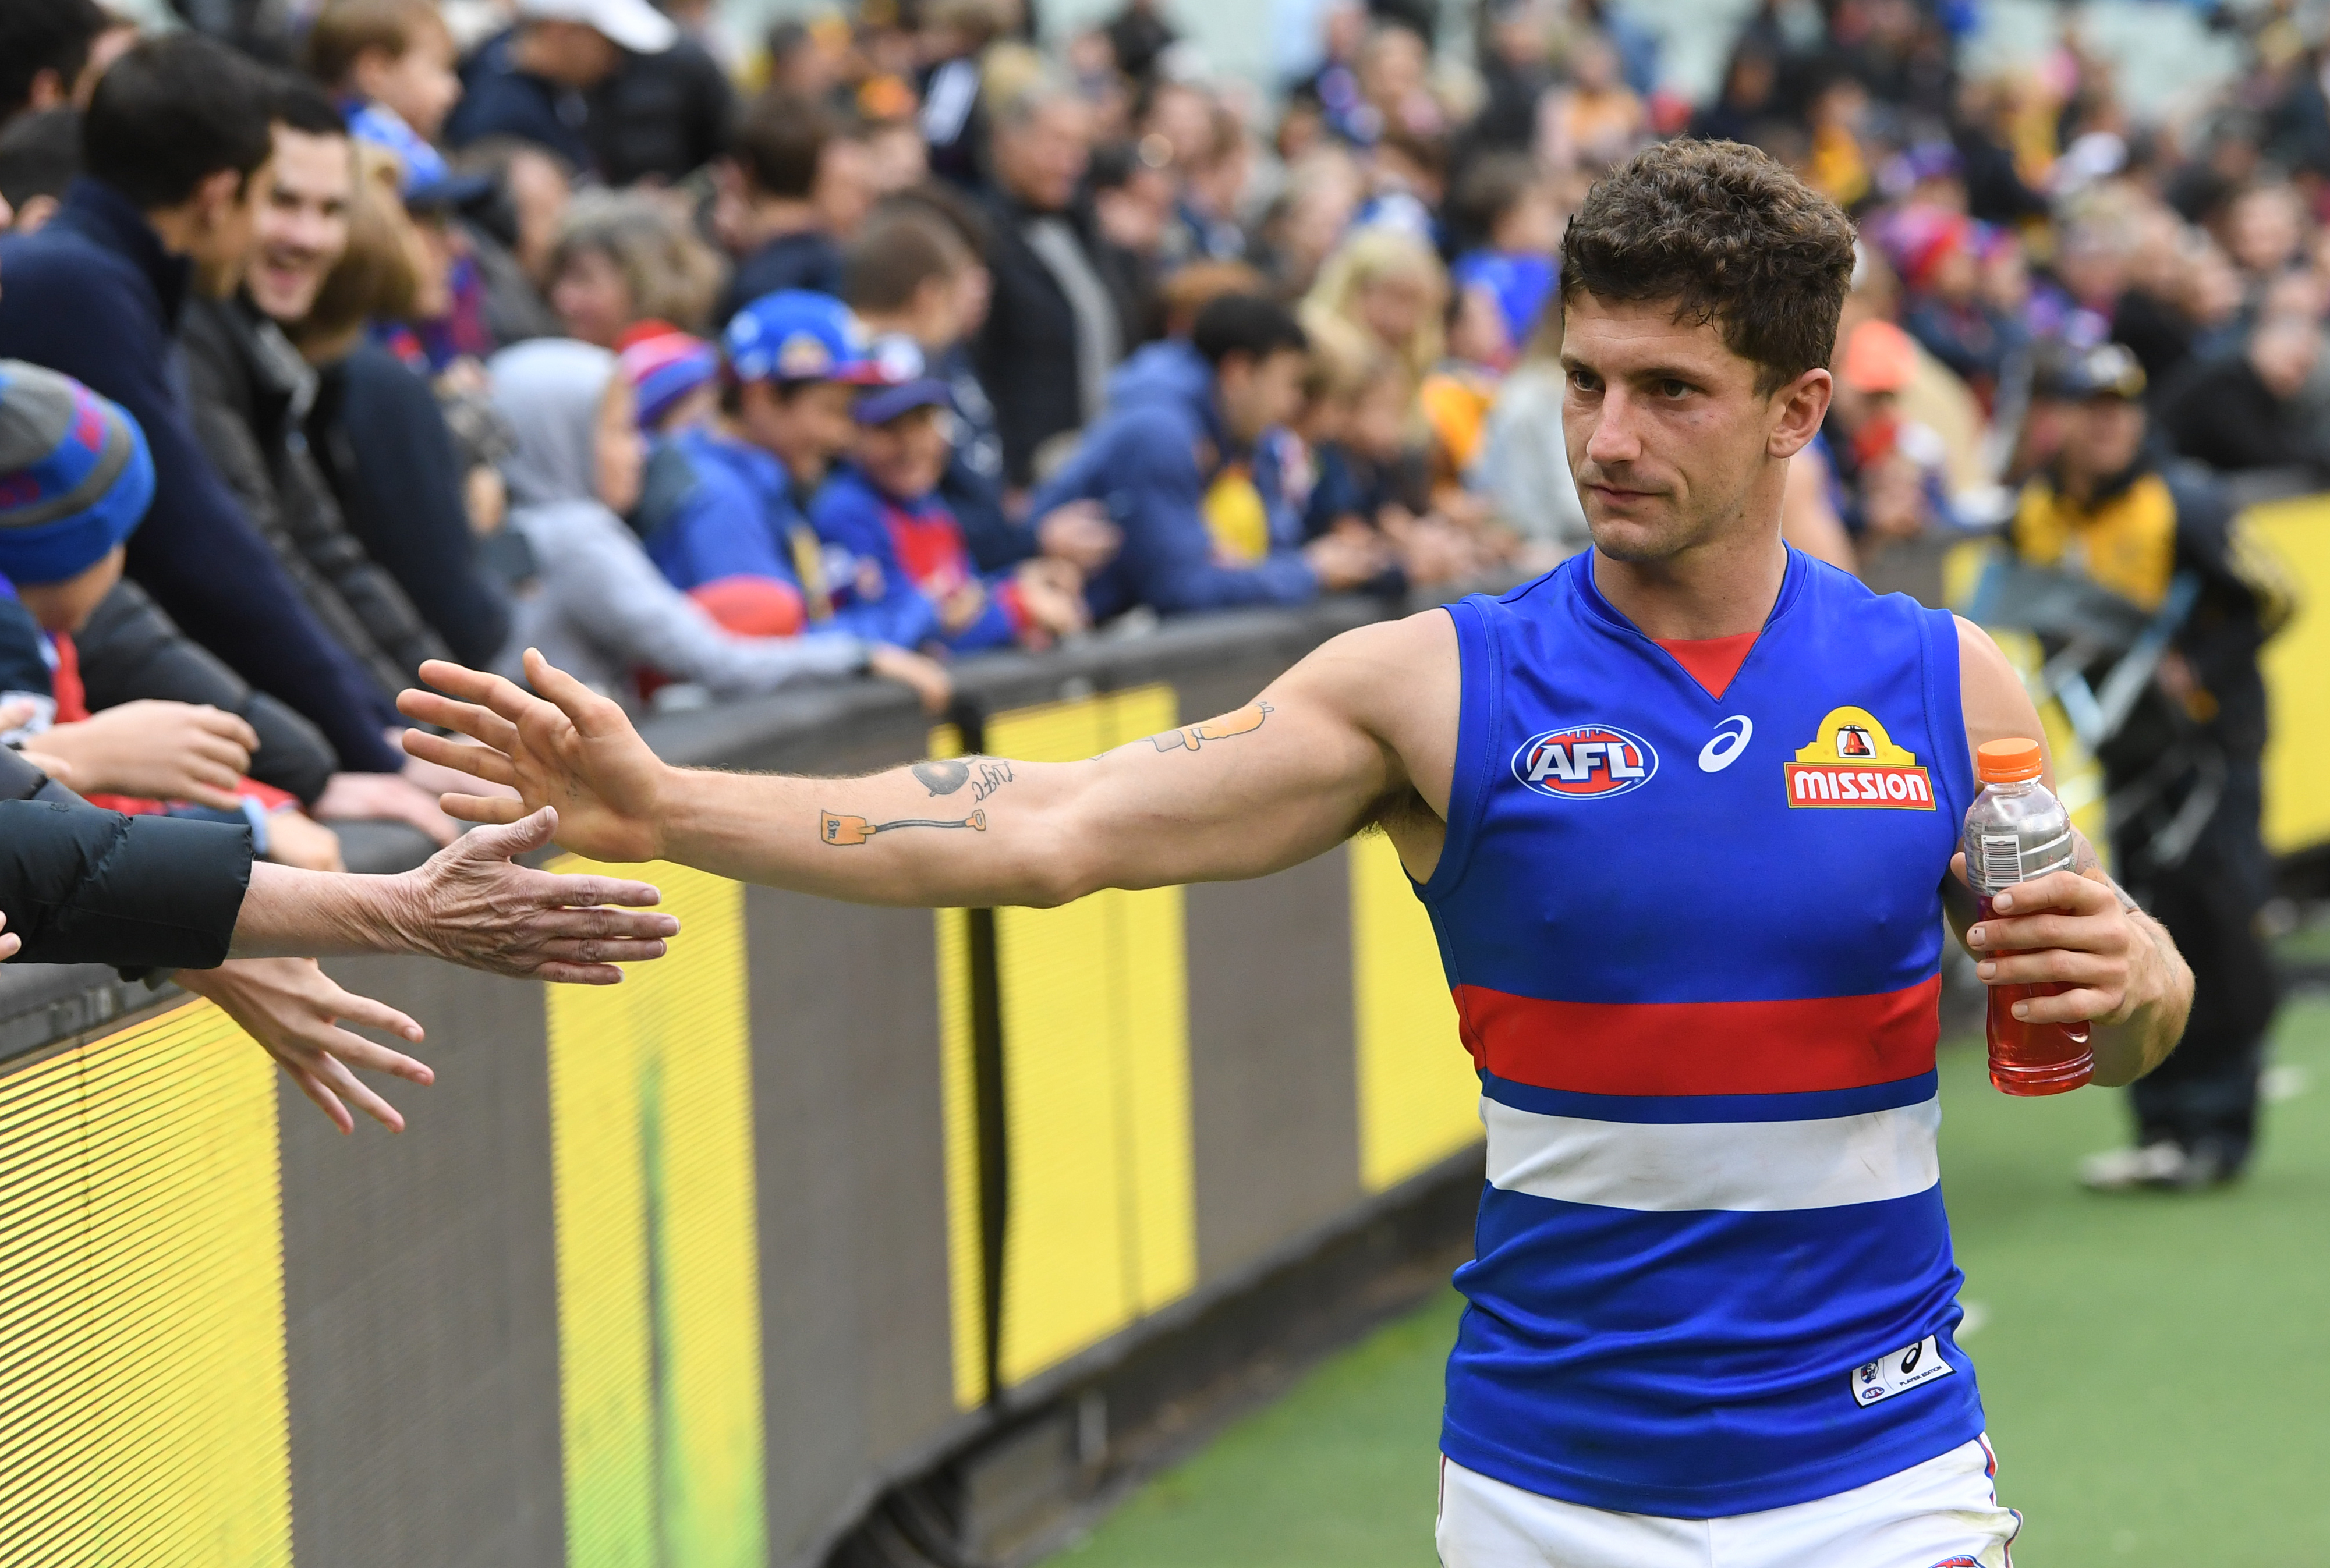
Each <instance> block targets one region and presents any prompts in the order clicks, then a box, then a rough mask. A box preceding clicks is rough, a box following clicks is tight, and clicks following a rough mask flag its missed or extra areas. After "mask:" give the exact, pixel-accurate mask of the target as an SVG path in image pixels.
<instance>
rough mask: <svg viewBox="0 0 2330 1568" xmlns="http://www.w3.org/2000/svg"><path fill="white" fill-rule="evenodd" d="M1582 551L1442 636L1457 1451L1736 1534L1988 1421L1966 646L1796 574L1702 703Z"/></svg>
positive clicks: (1895, 609)
mask: <svg viewBox="0 0 2330 1568" xmlns="http://www.w3.org/2000/svg"><path fill="white" fill-rule="evenodd" d="M1591 559H1592V557H1591V555H1590V554H1587V555H1580V556H1577V557H1576V558H1574V559H1572V560H1570V561H1569V562H1566V563H1565V564H1564V565H1562V566H1560V567H1559V568H1558V569H1556V570H1555V571H1553V572H1551V573H1550V574H1549V575H1547V576H1546V577H1543V578H1541V579H1539V580H1538V581H1535V582H1532V583H1530V584H1529V585H1528V586H1526V587H1523V588H1520V589H1518V590H1515V591H1513V592H1511V593H1509V594H1507V595H1505V596H1504V597H1502V598H1501V599H1489V598H1485V597H1482V596H1477V595H1476V596H1474V597H1473V598H1471V599H1467V600H1464V601H1463V602H1462V603H1460V604H1456V605H1453V606H1451V607H1449V611H1448V613H1449V614H1450V615H1451V616H1452V617H1453V618H1454V621H1455V624H1456V634H1457V642H1458V645H1459V647H1460V648H1461V649H1462V655H1463V711H1462V717H1461V720H1460V723H1459V731H1458V738H1457V745H1456V771H1455V781H1454V790H1453V793H1452V797H1451V799H1450V802H1449V817H1448V835H1447V841H1446V847H1445V848H1444V851H1443V852H1442V855H1441V859H1440V862H1439V864H1438V866H1437V868H1436V869H1435V872H1434V874H1433V875H1432V878H1431V880H1430V881H1429V882H1427V883H1424V884H1423V885H1422V886H1421V887H1420V888H1419V889H1418V890H1417V892H1418V896H1419V897H1421V898H1422V899H1423V901H1424V902H1425V906H1426V907H1427V908H1428V909H1429V910H1430V911H1431V912H1432V921H1433V926H1434V929H1435V930H1436V932H1437V933H1438V936H1439V940H1440V954H1441V960H1442V962H1443V964H1444V966H1445V968H1446V969H1447V974H1448V982H1449V985H1450V987H1452V988H1453V989H1454V993H1455V997H1456V1005H1457V1013H1458V1016H1459V1018H1460V1020H1461V1022H1462V1027H1463V1038H1464V1043H1465V1044H1466V1046H1467V1048H1468V1049H1470V1050H1471V1052H1472V1053H1473V1059H1474V1062H1475V1063H1476V1064H1477V1065H1478V1067H1479V1068H1480V1073H1481V1085H1482V1102H1481V1110H1482V1119H1483V1120H1484V1121H1485V1122H1486V1124H1487V1127H1488V1167H1489V1170H1488V1183H1487V1185H1486V1187H1485V1189H1484V1191H1483V1193H1482V1201H1481V1216H1480V1223H1479V1228H1478V1233H1477V1236H1476V1255H1475V1260H1474V1261H1473V1262H1471V1263H1469V1264H1467V1265H1465V1267H1464V1268H1463V1269H1462V1270H1459V1271H1458V1273H1457V1275H1456V1284H1457V1288H1458V1289H1460V1290H1462V1291H1463V1293H1464V1295H1465V1296H1466V1297H1467V1298H1468V1299H1469V1300H1470V1303H1471V1305H1470V1308H1469V1309H1468V1310H1467V1311H1466V1312H1465V1314H1464V1318H1463V1326H1462V1327H1461V1328H1460V1330H1459V1332H1458V1336H1457V1342H1456V1349H1455V1353H1454V1356H1453V1357H1452V1358H1451V1360H1450V1363H1449V1368H1448V1403H1447V1412H1446V1418H1445V1425H1444V1433H1443V1437H1442V1446H1443V1448H1444V1450H1445V1451H1446V1453H1447V1454H1448V1456H1449V1457H1450V1458H1452V1459H1455V1460H1456V1461H1457V1462H1458V1463H1459V1464H1462V1465H1464V1466H1466V1467H1468V1468H1469V1469H1474V1470H1477V1471H1480V1472H1481V1473H1482V1474H1484V1475H1488V1476H1492V1477H1494V1478H1497V1479H1499V1480H1502V1481H1507V1482H1510V1483H1511V1484H1512V1485H1514V1486H1517V1487H1520V1488H1524V1489H1526V1490H1529V1491H1533V1492H1536V1493H1539V1494H1540V1495H1543V1496H1548V1497H1559V1498H1562V1499H1565V1500H1567V1501H1570V1502H1575V1503H1581V1504H1585V1505H1586V1506H1588V1507H1597V1508H1606V1509H1612V1510H1615V1511H1619V1512H1624V1513H1636V1514H1655V1515H1664V1516H1674V1517H1686V1518H1710V1517H1718V1516H1725V1515H1730V1514H1742V1513H1751V1512H1755V1511H1757V1510H1759V1509H1765V1508H1774V1507H1784V1506H1785V1505H1788V1504H1792V1503H1799V1502H1804V1501H1807V1500H1809V1499H1812V1498H1814V1497H1827V1496H1830V1495H1833V1494H1834V1493H1837V1492H1841V1491H1844V1490H1846V1489H1848V1488H1852V1487H1857V1486H1861V1485H1862V1484H1864V1483H1866V1482H1869V1481H1872V1480H1875V1479H1878V1478H1880V1477H1884V1476H1888V1475H1890V1474H1892V1473H1894V1472H1895V1471H1898V1470H1900V1469H1906V1468H1907V1467H1909V1466H1910V1465H1913V1464H1917V1463H1918V1462H1920V1461H1922V1460H1925V1459H1931V1458H1932V1457H1934V1456H1935V1455H1937V1454H1939V1453H1942V1452H1944V1451H1945V1450H1949V1449H1952V1448H1955V1447H1956V1446H1957V1445H1958V1444H1960V1443H1963V1442H1965V1441H1966V1440H1968V1439H1970V1438H1972V1437H1974V1436H1975V1435H1976V1434H1977V1433H1978V1432H1979V1431H1981V1430H1982V1424H1983V1421H1982V1404H1981V1400H1980V1397H1979V1395H1978V1394H1977V1393H1976V1391H1975V1377H1974V1370H1973V1368H1972V1366H1971V1365H1968V1363H1967V1361H1966V1359H1965V1356H1964V1355H1962V1354H1961V1353H1960V1352H1959V1350H1958V1348H1957V1346H1956V1343H1955V1342H1954V1340H1953V1338H1952V1337H1951V1336H1952V1330H1953V1328H1954V1327H1956V1323H1957V1321H1958V1318H1959V1311H1958V1308H1957V1306H1956V1298H1957V1292H1958V1286H1959V1282H1960V1275H1959V1273H1958V1270H1957V1267H1956V1263H1955V1262H1954V1261H1952V1258H1951V1254H1950V1240H1949V1228H1948V1223H1947V1221H1946V1218H1945V1216H1944V1214H1943V1213H1942V1195H1941V1188H1940V1185H1938V1181H1939V1172H1938V1167H1937V1161H1936V1154H1935V1134H1936V1132H1937V1129H1938V1128H1939V1125H1940V1119H1941V1113H1940V1107H1939V1103H1938V1101H1937V1099H1936V1092H1935V1075H1934V1043H1935V1037H1936V1034H1937V1028H1938V1020H1937V998H1938V997H1939V993H1940V978H1939V962H1940V957H1941V942H1942V937H1943V923H1942V905H1941V893H1940V890H1941V883H1942V879H1943V877H1944V876H1945V875H1946V874H1947V871H1948V868H1949V859H1950V855H1951V853H1952V851H1953V849H1954V848H1955V847H1956V840H1957V835H1958V827H1959V824H1960V823H1961V822H1962V821H1963V820H1964V819H1965V810H1966V808H1967V806H1968V805H1969V804H1970V802H1971V799H1972V796H1973V794H1974V789H1975V786H1974V781H1973V777H1972V770H1971V768H1970V766H1969V763H1968V760H1967V756H1966V743H1965V723H1964V721H1963V719H1962V717H1961V715H1960V712H1959V701H1958V658H1957V636H1956V628H1955V627H1954V625H1953V623H1952V621H1951V619H1950V617H1949V615H1948V613H1947V612H1946V611H1940V610H1927V609H1922V608H1920V607H1919V606H1918V605H1917V604H1916V603H1915V602H1913V601H1912V600H1909V599H1907V598H1905V597H1903V596H1901V595H1899V594H1894V595H1890V596H1888V597H1885V598H1879V597H1878V596H1877V595H1875V594H1872V593H1871V592H1870V591H1869V590H1867V589H1866V588H1864V587H1863V586H1862V585H1861V583H1859V582H1858V581H1854V580H1853V579H1852V578H1851V577H1849V576H1847V575H1846V574H1844V573H1843V572H1841V571H1835V570H1834V569H1833V568H1831V567H1828V566H1825V565H1823V564H1821V563H1819V562H1814V561H1813V560H1812V559H1810V558H1809V557H1807V556H1804V555H1802V554H1799V553H1796V552H1795V551H1793V550H1792V551H1790V552H1789V553H1788V564H1787V571H1786V575H1785V579H1784V580H1783V582H1782V585H1781V589H1780V594H1779V598H1778V600H1777V601H1776V603H1775V605H1774V607H1773V609H1772V613H1771V617H1770V619H1768V620H1767V621H1766V623H1765V625H1764V628H1763V630H1762V632H1761V633H1760V634H1759V636H1758V637H1757V640H1756V643H1755V645H1754V647H1752V648H1751V650H1750V651H1749V653H1748V657H1747V660H1746V662H1745V663H1743V664H1742V665H1741V666H1739V670H1738V674H1737V675H1735V676H1734V677H1733V679H1732V681H1731V684H1730V685H1729V687H1728V688H1727V689H1726V691H1725V692H1724V694H1723V695H1722V696H1721V697H1720V698H1716V697H1710V696H1709V695H1708V694H1707V692H1706V691H1705V690H1704V689H1703V688H1702V687H1701V686H1700V685H1699V683H1698V682H1697V681H1696V680H1694V679H1693V678H1692V677H1691V675H1689V674H1688V673H1687V672H1685V671H1684V669H1683V668H1682V667H1681V666H1680V665H1679V664H1677V663H1676V661H1675V660H1674V658H1673V657H1672V656H1670V655H1669V654H1668V653H1667V652H1666V651H1665V650H1664V649H1662V648H1661V647H1659V646H1658V645H1657V644H1656V643H1654V642H1653V641H1651V640H1650V639H1649V638H1645V637H1644V636H1643V634H1642V633H1641V632H1640V631H1638V630H1636V629H1635V628H1634V626H1633V624H1632V623H1630V622H1629V621H1627V620H1626V619H1625V618H1624V617H1623V616H1621V615H1620V614H1618V612H1617V611H1616V610H1615V609H1612V608H1611V607H1610V605H1609V603H1608V601H1606V600H1604V599H1603V597H1602V596H1601V594H1600V593H1599V592H1598V591H1597V590H1596V588H1595V586H1594V581H1593V573H1592V571H1591V567H1590V562H1591Z"/></svg>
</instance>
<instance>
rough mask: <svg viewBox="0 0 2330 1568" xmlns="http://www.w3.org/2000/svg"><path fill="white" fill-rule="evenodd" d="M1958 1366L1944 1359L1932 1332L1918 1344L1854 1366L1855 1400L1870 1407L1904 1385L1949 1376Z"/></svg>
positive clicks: (1898, 1390) (1891, 1395)
mask: <svg viewBox="0 0 2330 1568" xmlns="http://www.w3.org/2000/svg"><path fill="white" fill-rule="evenodd" d="M1956 1370H1957V1368H1956V1367H1955V1366H1952V1365H1950V1364H1949V1363H1948V1362H1946V1361H1945V1360H1943V1359H1942V1350H1941V1346H1940V1345H1939V1344H1938V1343H1937V1339H1936V1337H1935V1336H1934V1335H1931V1334H1928V1335H1927V1336H1926V1337H1924V1338H1923V1339H1920V1340H1919V1341H1918V1343H1917V1344H1915V1345H1912V1346H1908V1347H1907V1348H1905V1349H1901V1350H1897V1351H1895V1352H1893V1353H1892V1354H1891V1355H1880V1356H1879V1357H1878V1358H1877V1359H1876V1360H1874V1361H1871V1362H1866V1363H1864V1364H1862V1365H1860V1366H1857V1367H1855V1368H1853V1370H1852V1403H1855V1404H1857V1405H1859V1406H1861V1409H1863V1410H1867V1409H1868V1408H1869V1407H1870V1406H1871V1405H1872V1404H1875V1403H1877V1402H1878V1401H1879V1400H1880V1399H1890V1398H1892V1397H1893V1396H1894V1395H1895V1394H1897V1393H1901V1392H1902V1391H1903V1390H1904V1389H1910V1388H1915V1387H1917V1386H1918V1384H1921V1383H1931V1382H1933V1381H1934V1379H1936V1378H1937V1377H1947V1376H1948V1375H1949V1374H1951V1373H1953V1372H1956Z"/></svg>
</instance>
